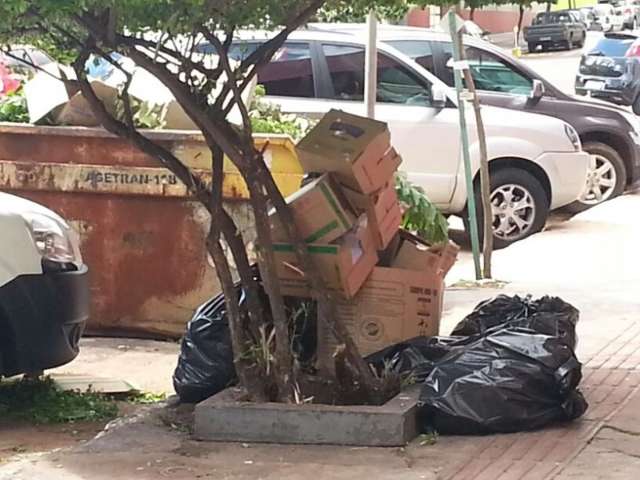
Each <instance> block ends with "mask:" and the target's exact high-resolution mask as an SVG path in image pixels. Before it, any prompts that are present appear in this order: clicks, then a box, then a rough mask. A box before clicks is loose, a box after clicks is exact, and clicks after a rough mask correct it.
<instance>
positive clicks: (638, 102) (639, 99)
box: [631, 93, 640, 115]
mask: <svg viewBox="0 0 640 480" xmlns="http://www.w3.org/2000/svg"><path fill="white" fill-rule="evenodd" d="M631 110H633V113H635V114H636V115H640V93H638V95H637V96H636V99H635V100H634V102H633V103H632V104H631Z"/></svg>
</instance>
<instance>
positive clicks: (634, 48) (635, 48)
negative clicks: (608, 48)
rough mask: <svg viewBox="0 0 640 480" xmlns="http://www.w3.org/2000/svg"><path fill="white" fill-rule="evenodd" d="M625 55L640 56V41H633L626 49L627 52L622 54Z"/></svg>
mask: <svg viewBox="0 0 640 480" xmlns="http://www.w3.org/2000/svg"><path fill="white" fill-rule="evenodd" d="M624 56H625V57H640V43H639V42H633V44H632V45H631V46H630V47H629V50H627V53H625V54H624Z"/></svg>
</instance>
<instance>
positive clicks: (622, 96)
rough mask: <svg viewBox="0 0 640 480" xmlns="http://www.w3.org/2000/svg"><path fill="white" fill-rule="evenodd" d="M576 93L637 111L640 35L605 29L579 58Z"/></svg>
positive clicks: (638, 102) (639, 98) (639, 104)
mask: <svg viewBox="0 0 640 480" xmlns="http://www.w3.org/2000/svg"><path fill="white" fill-rule="evenodd" d="M575 89H576V93H577V94H579V95H587V94H588V95H591V96H592V97H594V98H600V99H603V100H607V101H610V102H613V103H616V104H619V105H631V108H632V109H633V112H634V113H635V114H636V115H638V114H640V39H639V38H638V36H637V35H635V34H632V33H626V32H625V33H622V32H620V33H607V34H605V36H604V37H603V38H601V39H600V40H599V41H598V43H597V44H596V45H595V46H594V47H593V48H592V49H591V50H590V51H589V52H587V53H586V54H584V55H583V56H582V58H581V60H580V66H579V67H578V73H577V75H576V82H575Z"/></svg>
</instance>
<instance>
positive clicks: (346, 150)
mask: <svg viewBox="0 0 640 480" xmlns="http://www.w3.org/2000/svg"><path fill="white" fill-rule="evenodd" d="M297 151H298V158H299V160H300V164H301V165H302V167H303V168H304V170H305V171H306V172H330V173H334V174H335V176H336V177H337V178H338V180H339V182H340V183H342V184H344V185H347V186H349V187H350V188H352V189H354V190H358V191H360V192H361V193H373V192H375V191H376V190H379V189H380V188H382V187H384V185H385V184H386V183H387V182H388V181H389V179H390V178H391V177H392V175H393V173H394V172H395V171H396V170H397V169H398V166H399V165H400V163H401V162H402V159H401V158H400V156H399V155H398V154H397V153H396V151H395V150H394V149H393V148H391V146H390V134H389V130H388V128H387V124H386V123H383V122H378V121H376V120H371V119H369V118H365V117H359V116H357V115H351V114H348V113H345V112H342V111H339V110H331V111H329V112H328V113H327V114H326V115H325V116H324V117H322V119H321V120H320V122H319V123H318V124H317V125H316V126H315V127H314V128H313V130H311V132H309V133H308V134H307V136H306V137H304V138H303V139H302V140H301V141H300V142H299V143H298V146H297Z"/></svg>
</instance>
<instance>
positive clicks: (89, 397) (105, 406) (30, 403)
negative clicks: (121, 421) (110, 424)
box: [0, 377, 118, 423]
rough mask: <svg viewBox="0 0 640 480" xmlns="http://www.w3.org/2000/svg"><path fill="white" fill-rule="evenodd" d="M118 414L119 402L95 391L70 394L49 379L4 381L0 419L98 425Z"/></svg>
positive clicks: (1, 386) (0, 398) (0, 387)
mask: <svg viewBox="0 0 640 480" xmlns="http://www.w3.org/2000/svg"><path fill="white" fill-rule="evenodd" d="M117 414H118V406H117V405H116V403H115V402H114V401H113V400H111V399H108V398H106V397H104V396H103V395H100V394H97V393H93V392H84V393H83V392H69V391H62V390H60V389H59V388H57V387H56V385H55V384H54V382H53V380H52V379H51V378H49V377H44V378H40V379H26V378H23V379H21V380H16V381H8V382H0V418H2V419H3V420H16V421H27V422H32V423H67V422H94V421H101V420H104V421H106V420H111V419H112V418H115V417H116V415H117Z"/></svg>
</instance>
